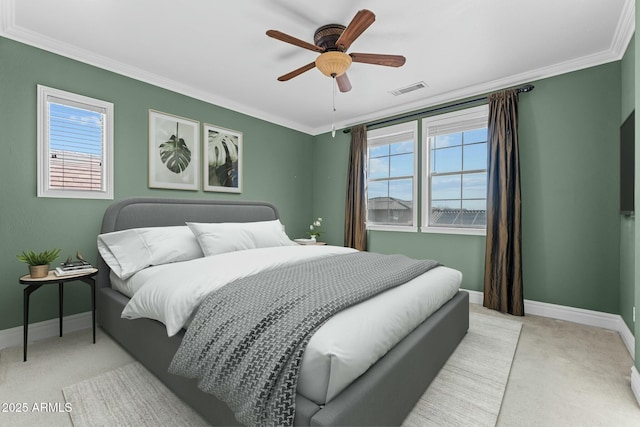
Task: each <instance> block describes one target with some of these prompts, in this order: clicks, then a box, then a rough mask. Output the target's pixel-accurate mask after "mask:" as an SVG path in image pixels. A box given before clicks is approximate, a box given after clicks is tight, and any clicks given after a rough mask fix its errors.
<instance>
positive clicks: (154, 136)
mask: <svg viewBox="0 0 640 427" xmlns="http://www.w3.org/2000/svg"><path fill="white" fill-rule="evenodd" d="M199 155H200V122H197V121H194V120H190V119H185V118H184V117H178V116H174V115H172V114H167V113H161V112H159V111H154V110H149V187H150V188H170V189H175V190H198V189H199V187H200V186H199V184H200V176H199V173H198V172H199V167H200V157H199Z"/></svg>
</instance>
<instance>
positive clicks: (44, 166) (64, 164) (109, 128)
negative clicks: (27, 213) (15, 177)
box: [38, 85, 113, 199]
mask: <svg viewBox="0 0 640 427" xmlns="http://www.w3.org/2000/svg"><path fill="white" fill-rule="evenodd" d="M38 197H65V198H86V199H113V104H111V103H109V102H105V101H100V100H97V99H93V98H88V97H86V96H81V95H76V94H73V93H69V92H64V91H61V90H57V89H53V88H49V87H46V86H42V85H38Z"/></svg>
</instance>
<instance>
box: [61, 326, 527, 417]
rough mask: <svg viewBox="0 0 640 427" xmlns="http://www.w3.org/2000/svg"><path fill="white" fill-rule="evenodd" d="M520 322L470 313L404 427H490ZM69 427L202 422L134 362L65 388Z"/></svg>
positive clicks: (518, 333)
mask: <svg viewBox="0 0 640 427" xmlns="http://www.w3.org/2000/svg"><path fill="white" fill-rule="evenodd" d="M521 327H522V324H521V323H520V322H516V321H513V320H509V319H506V318H502V317H494V316H490V315H484V314H477V313H470V320H469V332H468V333H467V335H466V336H465V338H464V339H463V340H462V342H461V343H460V345H459V346H458V348H457V349H456V351H455V352H454V354H453V355H452V356H451V357H450V358H449V360H448V361H447V363H446V365H445V366H444V367H443V368H442V370H441V371H440V373H439V374H438V376H437V377H436V378H435V379H434V380H433V382H432V384H431V386H430V387H429V389H428V390H427V391H426V392H425V393H424V395H423V396H422V397H421V399H420V400H419V401H418V403H417V404H416V406H415V407H414V408H413V410H412V412H411V413H410V414H409V416H408V417H407V419H406V420H405V422H404V425H405V426H407V427H409V426H411V427H413V426H416V427H417V426H420V427H422V426H444V425H446V426H455V425H459V426H469V425H473V426H495V424H496V420H497V418H498V414H499V412H500V405H501V403H502V397H503V395H504V391H505V387H506V384H507V380H508V378H509V371H510V370H511V363H512V361H513V356H514V354H515V349H516V346H517V344H518V338H519V336H520V329H521ZM62 392H63V394H64V398H65V400H66V402H68V403H71V406H72V407H73V411H71V412H70V413H69V415H70V416H71V420H72V422H73V425H74V426H75V427H97V426H112V425H117V426H139V427H146V426H149V427H152V426H153V427H155V426H161V425H172V426H202V425H206V423H205V422H204V421H203V420H202V419H201V418H200V417H199V416H198V415H197V414H196V413H195V412H194V411H193V410H191V409H190V408H189V407H188V406H186V405H185V404H184V403H182V401H181V400H180V399H178V398H177V397H175V396H174V395H173V393H171V392H170V391H169V390H168V389H167V388H166V387H165V386H164V385H163V384H162V383H160V381H158V380H157V379H156V378H155V377H154V376H153V375H152V374H150V373H149V372H148V371H147V370H146V369H145V368H143V367H142V366H141V365H140V364H139V363H137V362H134V363H131V364H128V365H125V366H123V367H121V368H118V369H115V370H113V371H111V372H107V373H105V374H102V375H99V376H97V377H94V378H90V379H88V380H85V381H82V382H79V383H76V384H73V385H71V386H68V387H65V388H64V389H63V390H62Z"/></svg>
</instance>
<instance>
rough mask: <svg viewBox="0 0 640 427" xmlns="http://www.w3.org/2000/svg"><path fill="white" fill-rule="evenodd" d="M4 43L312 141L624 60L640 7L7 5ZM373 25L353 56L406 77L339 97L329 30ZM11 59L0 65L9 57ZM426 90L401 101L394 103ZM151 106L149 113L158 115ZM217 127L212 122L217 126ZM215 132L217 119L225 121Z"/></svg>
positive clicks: (568, 3)
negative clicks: (365, 22) (360, 22)
mask: <svg viewBox="0 0 640 427" xmlns="http://www.w3.org/2000/svg"><path fill="white" fill-rule="evenodd" d="M0 6H1V8H0V35H2V36H4V37H8V38H11V39H14V40H18V41H21V42H24V43H27V44H31V45H34V46H37V47H40V48H43V49H46V50H49V51H52V52H56V53H59V54H62V55H65V56H68V57H71V58H74V59H78V60H81V61H84V62H87V63H89V64H93V65H96V66H99V67H102V68H105V69H108V70H112V71H115V72H117V73H121V74H124V75H127V76H130V77H133V78H136V79H139V80H142V81H146V82H149V83H152V84H155V85H157V86H161V87H165V88H168V89H171V90H175V91H177V92H181V93H184V94H187V95H190V96H193V97H195V98H198V99H202V100H205V101H208V102H211V103H213V104H217V105H220V106H223V107H226V108H229V109H232V110H236V111H239V112H242V113H246V114H248V115H251V116H254V117H258V118H262V119H265V120H268V121H270V122H274V123H277V124H281V125H283V126H287V127H290V128H293V129H297V130H300V131H303V132H306V133H309V134H311V135H316V134H319V133H323V132H327V131H329V130H330V129H331V126H332V124H333V123H335V124H336V127H337V128H342V127H346V126H350V125H353V124H357V123H362V122H366V121H370V120H375V119H378V118H381V117H386V116H389V115H392V114H395V113H402V112H406V111H410V110H415V109H417V108H422V107H427V106H431V105H435V104H439V103H443V102H447V101H452V100H456V99H461V98H464V97H467V96H474V95H477V94H481V93H487V92H490V91H492V90H497V89H501V88H505V87H509V86H514V85H518V84H521V83H527V82H529V81H533V80H536V79H540V78H544V77H549V76H553V75H557V74H561V73H565V72H569V71H574V70H577V69H581V68H585V67H589V66H593V65H598V64H602V63H606V62H610V61H614V60H619V59H620V58H621V57H622V55H623V54H624V51H625V49H626V47H627V45H628V42H629V40H630V38H631V36H632V34H633V31H634V13H635V12H634V0H517V1H515V0H482V1H480V0H395V1H389V0H368V1H364V0H357V1H344V0H323V1H309V0H261V1H256V0H253V1H252V0H233V1H225V2H222V1H211V0H180V1H176V0H56V1H51V0H0ZM364 8H366V9H369V10H371V11H373V12H374V13H375V14H376V22H374V23H373V25H371V26H370V27H369V28H368V29H367V30H366V31H365V32H364V33H363V34H362V35H361V36H360V37H359V38H358V39H357V40H356V41H355V42H354V43H353V45H352V46H351V47H350V49H349V52H365V53H388V54H400V55H404V56H405V57H406V58H407V62H406V64H405V65H404V66H403V67H401V68H390V67H382V66H376V65H369V64H362V63H354V64H352V66H351V68H350V69H349V71H348V75H349V79H350V80H351V83H352V85H353V89H352V90H351V91H350V92H348V93H344V94H343V93H340V92H338V94H337V95H336V110H337V111H336V112H335V114H334V113H333V111H332V93H333V88H332V80H331V79H330V78H328V77H325V76H324V75H322V74H321V73H320V72H319V71H318V70H317V69H313V70H310V71H307V72H306V73H304V74H302V75H300V76H298V77H296V78H294V79H292V80H290V81H288V82H279V81H277V80H276V78H277V77H278V76H280V75H282V74H285V73H287V72H289V71H292V70H294V69H296V68H298V67H300V66H302V65H305V64H307V63H309V62H312V61H313V60H314V59H315V58H316V56H317V54H316V53H314V52H311V51H309V50H305V49H302V48H299V47H296V46H293V45H290V44H287V43H283V42H281V41H278V40H274V39H272V38H269V37H267V36H266V35H265V32H266V30H268V29H276V30H280V31H282V32H284V33H287V34H289V35H292V36H294V37H297V38H300V39H303V40H305V41H309V42H311V43H312V42H313V33H314V31H315V30H316V29H317V28H318V27H320V26H322V25H325V24H330V23H338V24H343V25H347V24H348V23H349V22H350V21H351V18H352V17H353V16H354V15H355V13H356V12H357V11H358V10H360V9H364ZM0 60H1V59H0ZM420 81H424V82H426V83H427V85H428V87H427V88H425V89H421V90H418V91H415V92H411V93H409V94H405V95H402V96H397V97H396V96H393V95H391V94H390V93H389V92H390V91H392V90H395V89H398V88H402V87H405V86H408V85H412V84H414V83H417V82H420ZM150 107H152V106H150ZM212 120H214V119H212ZM214 121H215V120H214Z"/></svg>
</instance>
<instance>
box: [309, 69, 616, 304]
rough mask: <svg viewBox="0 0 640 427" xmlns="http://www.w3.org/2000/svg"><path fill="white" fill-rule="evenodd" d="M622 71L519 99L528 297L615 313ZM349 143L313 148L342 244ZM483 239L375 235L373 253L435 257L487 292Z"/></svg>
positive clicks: (321, 196) (323, 139) (317, 189)
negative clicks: (484, 286)
mask: <svg viewBox="0 0 640 427" xmlns="http://www.w3.org/2000/svg"><path fill="white" fill-rule="evenodd" d="M620 73H621V70H620V63H619V62H615V63H610V64H606V65H602V66H599V67H594V68H590V69H586V70H581V71H577V72H574V73H569V74H565V75H561V76H557V77H552V78H549V79H544V80H540V81H536V82H533V84H534V85H535V86H536V88H535V90H534V91H533V92H531V93H526V94H522V95H520V103H519V106H520V110H519V111H520V112H519V123H520V128H519V137H520V161H521V170H522V176H521V178H522V197H523V214H522V222H523V274H524V295H525V298H527V299H530V300H535V301H541V302H548V303H554V304H562V305H567V306H572V307H578V308H585V309H591V310H598V311H603V312H609V313H618V312H619V306H620V297H619V294H620V289H619V277H620V257H619V250H620V247H619V246H620V219H619V214H618V174H617V170H618V127H619V124H620V115H621V112H620V110H621V107H620V105H621V100H620V93H621V89H620ZM348 144H349V139H348V137H346V136H345V135H344V134H341V133H340V134H339V135H337V136H336V139H335V140H333V139H331V137H330V136H329V135H322V136H320V137H317V138H316V140H315V141H314V158H315V159H317V160H318V161H317V163H316V165H315V169H314V216H316V215H317V216H329V215H331V218H335V222H333V221H331V222H326V224H327V226H328V227H329V226H330V227H332V229H331V230H330V231H329V232H327V233H326V235H327V241H329V242H330V243H333V244H341V243H342V233H343V229H344V228H343V224H342V219H341V215H343V214H344V197H345V196H344V195H345V187H346V172H345V170H346V163H347V158H348ZM484 244H485V238H484V237H482V236H466V235H446V234H427V233H406V232H389V231H373V232H369V248H370V250H372V251H377V252H384V253H392V252H398V253H404V254H407V255H409V256H412V257H419V258H435V259H437V260H439V261H441V262H442V263H444V264H446V265H448V266H451V267H454V268H457V269H459V270H461V271H462V272H463V274H464V281H463V287H464V288H467V289H471V290H478V291H480V290H482V288H483V271H484Z"/></svg>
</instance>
